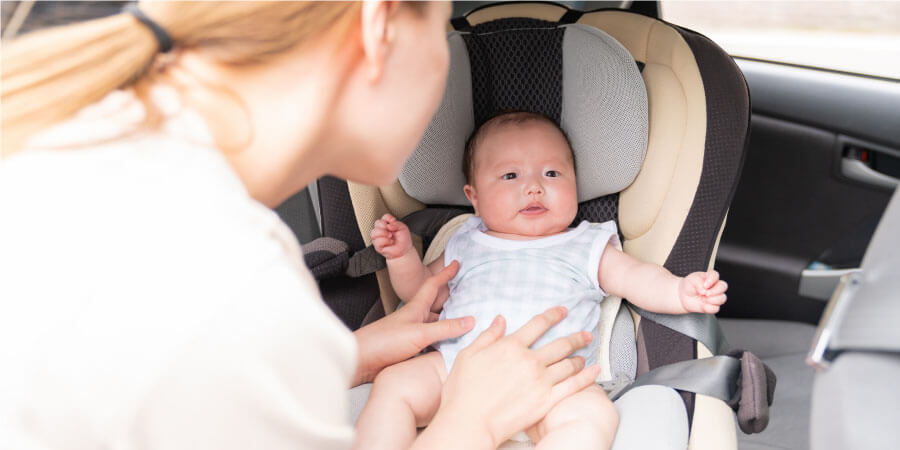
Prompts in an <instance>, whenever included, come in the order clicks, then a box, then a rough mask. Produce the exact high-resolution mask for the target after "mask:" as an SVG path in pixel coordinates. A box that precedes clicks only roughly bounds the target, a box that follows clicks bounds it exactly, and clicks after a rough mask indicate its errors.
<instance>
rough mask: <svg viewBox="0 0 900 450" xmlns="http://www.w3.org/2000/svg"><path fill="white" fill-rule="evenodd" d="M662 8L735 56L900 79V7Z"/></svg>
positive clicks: (709, 4)
mask: <svg viewBox="0 0 900 450" xmlns="http://www.w3.org/2000/svg"><path fill="white" fill-rule="evenodd" d="M661 9H662V16H663V19H665V20H666V21H668V22H672V23H674V24H677V25H681V26H683V27H685V28H690V29H692V30H695V31H697V32H699V33H702V34H704V35H706V36H707V37H709V38H710V39H712V40H713V41H715V42H716V43H717V44H719V45H720V46H722V48H724V49H725V50H726V51H727V52H728V53H730V54H731V55H733V56H743V57H748V58H757V59H765V60H770V61H779V62H786V63H792V64H800V65H805V66H812V67H821V68H826V69H832V70H840V71H845V72H852V73H859V74H866V75H875V76H880V77H887V78H895V79H900V2H887V1H850V2H848V1H825V2H806V1H728V2H718V1H696V2H695V1H666V0H663V1H662V2H661Z"/></svg>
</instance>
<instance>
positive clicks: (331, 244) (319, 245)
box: [303, 237, 349, 255]
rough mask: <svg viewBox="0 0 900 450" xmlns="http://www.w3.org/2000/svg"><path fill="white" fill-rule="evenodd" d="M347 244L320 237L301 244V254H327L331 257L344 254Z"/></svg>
mask: <svg viewBox="0 0 900 450" xmlns="http://www.w3.org/2000/svg"><path fill="white" fill-rule="evenodd" d="M348 249H349V247H347V243H346V242H344V241H341V240H338V239H335V238H331V237H321V238H318V239H315V240H313V241H312V242H307V243H306V244H303V253H304V254H306V253H315V252H327V253H331V254H333V255H336V254H338V253H343V252H346V251H347V250H348Z"/></svg>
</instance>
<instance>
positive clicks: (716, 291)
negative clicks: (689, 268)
mask: <svg viewBox="0 0 900 450" xmlns="http://www.w3.org/2000/svg"><path fill="white" fill-rule="evenodd" d="M727 289H728V283H726V282H724V281H722V280H720V279H719V272H716V271H715V270H710V271H709V272H694V273H692V274H690V275H688V276H686V277H684V278H682V279H681V282H680V283H679V284H678V296H679V299H680V300H681V306H682V307H683V308H684V309H685V311H687V312H697V313H706V314H715V313H717V312H719V307H720V306H722V304H723V303H725V299H726V296H725V291H726V290H727Z"/></svg>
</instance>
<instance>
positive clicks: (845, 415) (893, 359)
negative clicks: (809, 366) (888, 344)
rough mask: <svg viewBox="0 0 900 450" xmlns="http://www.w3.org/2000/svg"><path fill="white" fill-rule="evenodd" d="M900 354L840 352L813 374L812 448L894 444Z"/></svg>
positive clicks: (898, 435) (897, 439)
mask: <svg viewBox="0 0 900 450" xmlns="http://www.w3.org/2000/svg"><path fill="white" fill-rule="evenodd" d="M898 379H900V356H898V355H896V354H890V353H863V352H858V353H845V354H842V355H841V356H839V357H838V358H837V359H836V360H835V361H834V362H833V363H832V364H831V367H829V368H828V369H827V370H825V371H823V372H821V373H818V374H817V375H816V378H815V383H814V386H813V402H812V427H811V429H810V435H811V436H812V442H811V443H812V447H811V448H814V449H817V450H820V449H821V450H831V449H835V450H836V449H846V448H859V449H880V448H884V449H887V448H897V447H898V444H900V427H898V426H897V424H898V414H897V400H898V399H900V385H898V384H897V380H898Z"/></svg>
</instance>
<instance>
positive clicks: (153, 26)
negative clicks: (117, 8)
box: [123, 3, 172, 53]
mask: <svg viewBox="0 0 900 450" xmlns="http://www.w3.org/2000/svg"><path fill="white" fill-rule="evenodd" d="M123 12H125V13H128V14H131V15H132V16H134V18H135V19H137V20H139V21H140V22H141V23H142V24H144V25H145V26H146V27H147V28H149V29H150V31H151V32H153V36H154V37H156V43H157V44H159V51H160V53H167V52H168V51H169V50H172V38H171V37H170V36H169V33H166V30H165V29H164V28H163V27H161V26H160V25H159V24H158V23H156V22H155V21H154V20H153V19H151V18H150V17H147V15H146V14H144V12H143V11H141V9H140V8H139V7H138V5H137V4H136V3H129V4H128V5H127V6H126V7H125V9H123Z"/></svg>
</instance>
